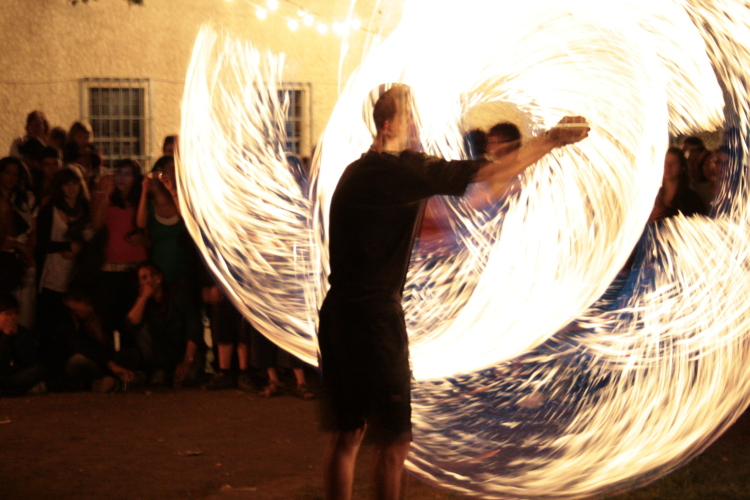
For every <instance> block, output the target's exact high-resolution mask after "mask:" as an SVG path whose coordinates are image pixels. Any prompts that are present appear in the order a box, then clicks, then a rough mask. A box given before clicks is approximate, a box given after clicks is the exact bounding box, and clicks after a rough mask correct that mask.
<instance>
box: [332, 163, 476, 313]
mask: <svg viewBox="0 0 750 500" xmlns="http://www.w3.org/2000/svg"><path fill="white" fill-rule="evenodd" d="M480 165H481V163H480V162H476V161H446V160H443V159H441V158H437V157H434V156H427V155H425V154H423V153H417V152H414V151H409V150H406V151H403V152H402V153H401V154H400V155H398V156H396V155H394V154H390V153H377V152H374V151H369V152H367V153H365V154H363V155H362V157H361V158H360V159H358V160H357V161H355V162H353V163H352V164H351V165H349V166H348V167H347V168H346V170H345V171H344V174H343V175H342V176H341V179H340V180H339V183H338V185H337V186H336V190H335V192H334V194H333V198H332V200H331V210H330V231H329V235H330V256H331V261H330V262H331V274H330V277H329V282H330V284H331V291H330V292H329V294H341V297H346V298H348V299H359V298H363V299H367V298H390V299H396V300H400V298H401V293H402V290H403V286H404V281H405V279H406V272H407V268H408V265H409V257H410V255H411V249H412V246H413V244H414V237H415V234H416V230H417V226H418V224H419V222H420V220H421V215H422V212H423V210H424V203H425V201H426V199H427V198H428V197H430V196H433V195H438V194H442V195H456V196H460V195H463V193H464V191H465V190H466V187H467V186H468V184H469V183H470V182H471V181H472V180H473V178H474V176H475V175H476V173H477V170H479V167H480Z"/></svg>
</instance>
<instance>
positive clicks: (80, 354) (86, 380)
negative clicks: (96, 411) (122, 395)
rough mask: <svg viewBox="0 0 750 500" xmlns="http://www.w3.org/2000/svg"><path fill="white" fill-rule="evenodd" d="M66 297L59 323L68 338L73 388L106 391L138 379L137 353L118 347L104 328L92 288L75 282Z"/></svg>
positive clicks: (67, 369) (61, 333)
mask: <svg viewBox="0 0 750 500" xmlns="http://www.w3.org/2000/svg"><path fill="white" fill-rule="evenodd" d="M63 301H64V303H65V307H66V310H65V311H64V313H63V314H62V316H61V317H60V318H59V320H58V321H57V322H56V324H57V329H58V332H59V336H60V337H62V338H65V339H66V343H67V352H68V354H69V355H70V357H68V359H67V361H66V363H65V373H66V375H67V377H68V379H69V380H70V381H71V383H72V385H73V388H74V389H86V388H90V389H91V390H92V391H94V392H102V393H105V392H112V391H115V390H117V389H118V388H119V387H121V384H131V383H136V382H137V380H138V378H137V376H136V373H135V371H134V369H135V368H136V366H137V363H138V356H137V353H135V351H132V350H125V351H119V352H118V351H115V349H114V343H113V342H112V339H111V338H109V337H107V336H106V335H104V332H103V331H102V322H101V318H100V317H99V315H98V314H96V312H95V310H94V300H93V296H92V293H91V291H90V290H88V289H86V288H85V287H81V286H77V285H75V284H72V285H71V286H70V288H69V289H68V291H67V292H66V293H65V296H64V299H63Z"/></svg>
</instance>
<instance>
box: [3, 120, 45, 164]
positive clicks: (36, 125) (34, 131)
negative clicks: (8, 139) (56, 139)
mask: <svg viewBox="0 0 750 500" xmlns="http://www.w3.org/2000/svg"><path fill="white" fill-rule="evenodd" d="M48 134H49V122H48V121H47V117H46V116H44V113H43V112H42V111H39V110H35V111H32V112H31V113H29V114H28V115H27V116H26V134H25V135H24V136H23V137H17V138H16V139H14V140H13V143H12V144H11V146H10V153H9V154H8V156H15V157H16V158H19V159H20V158H21V153H20V151H19V150H20V148H21V145H23V143H25V142H26V141H28V140H29V139H37V140H38V141H39V142H40V143H41V144H42V146H44V145H45V144H46V143H47V139H48V137H47V135H48Z"/></svg>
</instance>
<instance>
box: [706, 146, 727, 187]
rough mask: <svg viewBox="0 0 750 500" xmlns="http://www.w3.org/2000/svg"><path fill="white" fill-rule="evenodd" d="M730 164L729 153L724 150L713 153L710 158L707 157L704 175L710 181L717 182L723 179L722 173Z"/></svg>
mask: <svg viewBox="0 0 750 500" xmlns="http://www.w3.org/2000/svg"><path fill="white" fill-rule="evenodd" d="M728 165H729V155H728V154H726V153H724V152H721V151H719V152H717V153H711V156H710V158H708V159H706V163H704V167H703V175H705V176H706V179H708V181H709V182H712V183H716V182H718V181H719V179H721V174H722V173H723V172H724V170H725V169H726V168H727V166H728Z"/></svg>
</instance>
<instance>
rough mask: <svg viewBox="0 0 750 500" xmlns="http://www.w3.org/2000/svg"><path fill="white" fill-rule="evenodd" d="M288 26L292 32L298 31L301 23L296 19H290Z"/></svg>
mask: <svg viewBox="0 0 750 500" xmlns="http://www.w3.org/2000/svg"><path fill="white" fill-rule="evenodd" d="M286 25H287V26H288V27H289V29H290V30H292V31H297V28H299V21H297V20H296V19H290V20H288V21H287V22H286Z"/></svg>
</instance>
